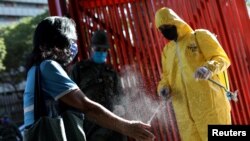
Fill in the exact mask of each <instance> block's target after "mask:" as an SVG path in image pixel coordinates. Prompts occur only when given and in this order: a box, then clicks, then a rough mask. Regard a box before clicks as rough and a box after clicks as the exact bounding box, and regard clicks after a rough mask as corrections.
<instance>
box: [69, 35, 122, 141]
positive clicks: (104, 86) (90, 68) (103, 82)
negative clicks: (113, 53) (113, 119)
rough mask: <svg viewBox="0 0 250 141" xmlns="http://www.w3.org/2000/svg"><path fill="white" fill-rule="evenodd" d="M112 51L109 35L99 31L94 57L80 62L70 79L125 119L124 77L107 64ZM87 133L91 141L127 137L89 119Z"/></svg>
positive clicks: (92, 50) (93, 45)
mask: <svg viewBox="0 0 250 141" xmlns="http://www.w3.org/2000/svg"><path fill="white" fill-rule="evenodd" d="M109 48H110V45H109V42H108V37H107V33H106V32H105V31H103V30H97V31H96V32H95V33H94V34H93V36H92V38H91V46H90V49H89V51H90V56H91V58H90V59H88V60H83V61H80V62H78V63H76V64H75V65H74V66H73V69H72V72H71V75H70V76H71V78H72V80H74V81H75V82H76V84H77V85H78V86H79V87H80V89H81V90H82V91H83V92H84V93H85V95H86V96H87V97H88V98H89V99H91V100H93V101H95V102H97V103H99V104H101V105H103V106H104V107H106V108H107V109H108V110H110V111H113V112H114V113H116V114H118V115H119V116H123V115H124V114H125V109H124V106H122V105H121V104H120V97H121V96H122V86H121V82H120V77H119V75H118V73H117V72H116V71H115V70H114V69H113V67H112V66H111V65H108V64H107V63H106V58H107V55H108V50H109ZM84 130H85V133H86V139H87V140H88V141H123V140H126V137H125V136H124V135H122V134H120V133H117V132H115V131H112V130H109V129H107V128H103V127H100V126H99V125H96V124H95V123H93V122H91V121H90V120H89V119H87V118H86V119H84Z"/></svg>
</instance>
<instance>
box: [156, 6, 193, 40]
mask: <svg viewBox="0 0 250 141" xmlns="http://www.w3.org/2000/svg"><path fill="white" fill-rule="evenodd" d="M155 25H156V27H157V28H159V27H160V26H162V25H175V26H176V28H177V33H178V39H179V38H181V37H182V36H183V35H185V34H186V33H189V32H192V31H193V29H192V28H191V27H190V26H189V25H188V24H187V23H186V22H185V21H183V20H182V19H181V18H180V17H179V16H178V15H177V14H176V13H175V12H174V11H173V10H172V9H169V8H167V7H163V8H161V9H159V10H158V11H157V12H156V14H155Z"/></svg>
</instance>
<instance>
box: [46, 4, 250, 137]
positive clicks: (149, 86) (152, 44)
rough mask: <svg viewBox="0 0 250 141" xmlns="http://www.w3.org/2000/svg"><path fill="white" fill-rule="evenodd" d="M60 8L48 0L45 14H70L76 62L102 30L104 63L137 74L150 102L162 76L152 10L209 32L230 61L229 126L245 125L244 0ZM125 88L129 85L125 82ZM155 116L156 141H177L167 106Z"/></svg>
mask: <svg viewBox="0 0 250 141" xmlns="http://www.w3.org/2000/svg"><path fill="white" fill-rule="evenodd" d="M65 4H66V3H65V2H64V3H63V2H62V1H59V0H54V1H53V0H51V1H50V0H49V5H50V13H51V14H52V15H70V16H71V17H72V18H73V19H74V20H75V22H76V25H77V30H78V39H79V40H78V44H79V46H80V49H79V50H80V54H79V60H80V59H86V58H88V57H89V55H88V47H89V46H90V42H89V41H90V37H91V35H92V33H93V31H95V30H96V29H98V28H100V29H105V30H106V31H107V32H108V35H109V37H110V38H109V40H110V43H111V50H110V52H109V59H108V62H109V63H110V64H113V65H114V67H115V68H116V69H117V70H118V71H119V72H121V73H124V70H126V68H127V67H128V66H129V67H130V69H131V70H132V71H133V72H137V73H139V74H140V77H141V79H138V82H139V83H142V84H143V87H144V88H145V89H146V94H147V95H150V96H151V97H153V98H155V95H156V86H157V83H158V81H159V79H160V74H161V61H160V57H161V51H162V49H163V47H164V44H165V43H166V41H165V40H164V38H163V37H162V35H161V34H160V33H159V32H158V31H157V29H156V28H155V23H154V15H155V12H156V10H157V9H159V8H161V7H163V6H167V7H170V8H172V9H173V10H175V11H176V12H177V13H178V14H179V15H180V16H181V17H182V18H183V19H184V20H185V21H186V22H187V23H189V24H190V25H191V27H192V28H194V29H196V28H206V29H208V30H210V31H212V32H214V33H215V34H216V35H217V37H218V39H219V41H220V42H221V44H222V46H223V48H224V49H225V51H226V52H227V54H228V55H229V58H230V59H231V63H232V64H231V67H230V68H229V77H230V78H229V79H230V88H231V91H235V90H239V97H238V98H239V101H238V102H237V103H234V102H231V105H232V121H233V124H243V125H246V124H250V88H249V84H250V64H249V63H250V39H249V37H250V28H249V25H250V24H249V16H248V14H247V9H246V5H245V1H244V0H69V2H68V4H67V5H66V6H65ZM67 7H68V9H67ZM60 10H61V11H60ZM125 83H126V84H130V83H131V82H130V80H129V79H128V80H125V79H124V84H125ZM160 116H161V118H158V119H155V120H154V121H153V122H152V125H153V131H154V133H155V134H156V140H158V141H165V140H171V141H177V140H180V137H179V135H178V129H177V127H176V122H175V120H174V119H175V117H174V114H173V111H172V106H171V104H168V105H167V108H166V110H165V114H161V115H160ZM162 119H163V121H162Z"/></svg>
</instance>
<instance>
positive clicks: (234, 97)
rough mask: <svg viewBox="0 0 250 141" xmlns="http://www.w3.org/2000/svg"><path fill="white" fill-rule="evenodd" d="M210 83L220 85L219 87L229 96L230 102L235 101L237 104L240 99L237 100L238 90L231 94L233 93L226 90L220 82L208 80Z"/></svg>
mask: <svg viewBox="0 0 250 141" xmlns="http://www.w3.org/2000/svg"><path fill="white" fill-rule="evenodd" d="M208 81H210V82H212V83H214V84H216V85H218V86H219V87H221V88H223V89H224V90H225V92H226V95H227V98H228V99H229V100H233V101H235V102H237V101H238V98H237V95H238V90H236V91H234V92H231V91H229V90H228V89H227V88H225V87H224V86H223V85H222V84H220V83H219V82H216V81H214V80H213V79H210V78H208Z"/></svg>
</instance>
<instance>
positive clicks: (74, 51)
mask: <svg viewBox="0 0 250 141" xmlns="http://www.w3.org/2000/svg"><path fill="white" fill-rule="evenodd" d="M77 53H78V47H77V44H76V43H75V42H73V43H71V44H70V58H71V59H72V60H73V59H74V58H75V57H76V54H77Z"/></svg>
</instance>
